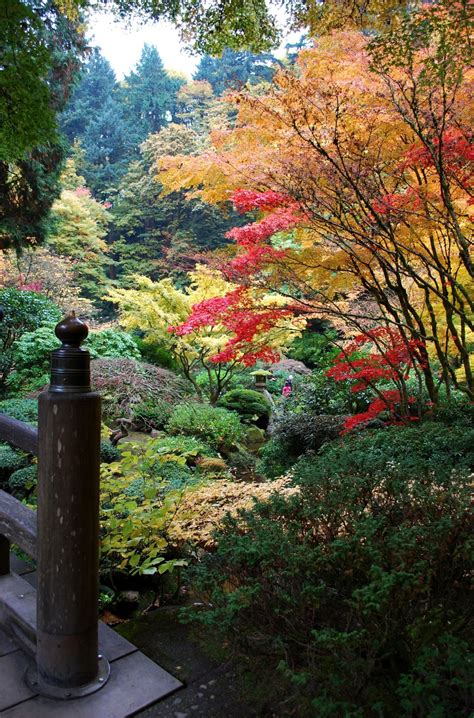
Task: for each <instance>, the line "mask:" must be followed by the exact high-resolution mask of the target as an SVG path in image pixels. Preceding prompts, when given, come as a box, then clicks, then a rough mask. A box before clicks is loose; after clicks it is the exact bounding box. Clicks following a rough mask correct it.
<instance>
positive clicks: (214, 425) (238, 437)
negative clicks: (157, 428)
mask: <svg viewBox="0 0 474 718" xmlns="http://www.w3.org/2000/svg"><path fill="white" fill-rule="evenodd" d="M167 430H168V431H169V433H170V434H184V435H185V436H195V437H197V438H199V439H201V440H202V441H204V442H205V443H207V444H209V445H210V446H212V447H213V448H215V449H216V450H217V451H222V452H225V453H228V452H229V451H231V450H232V449H233V448H234V447H236V446H237V445H238V444H239V442H240V441H242V438H243V436H244V429H243V426H242V424H241V423H240V420H239V417H238V416H237V415H236V414H235V413H234V412H233V411H227V409H222V408H219V407H214V406H210V405H209V404H179V405H178V406H177V407H176V408H175V409H174V411H173V413H172V414H171V417H170V420H169V422H168V424H167Z"/></svg>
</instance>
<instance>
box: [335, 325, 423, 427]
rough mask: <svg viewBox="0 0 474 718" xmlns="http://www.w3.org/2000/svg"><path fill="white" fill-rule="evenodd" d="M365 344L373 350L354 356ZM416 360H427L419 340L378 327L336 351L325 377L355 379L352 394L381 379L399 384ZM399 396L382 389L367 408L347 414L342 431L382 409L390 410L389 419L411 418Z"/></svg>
mask: <svg viewBox="0 0 474 718" xmlns="http://www.w3.org/2000/svg"><path fill="white" fill-rule="evenodd" d="M367 344H372V345H374V346H375V348H376V351H373V352H370V353H367V354H364V355H363V356H360V357H357V356H355V357H354V354H357V352H359V351H361V349H362V348H363V347H364V346H366V345H367ZM415 362H416V363H418V365H419V366H421V367H423V366H424V364H425V362H426V357H425V348H424V344H423V342H422V341H420V340H417V339H410V340H407V339H405V338H404V337H403V335H402V334H401V333H400V332H399V331H398V330H397V329H393V328H391V327H377V328H376V329H372V330H370V331H368V332H367V333H366V334H361V335H359V336H357V337H355V339H354V340H353V341H352V342H351V344H349V345H348V346H347V347H346V349H345V351H344V352H342V353H341V354H339V356H338V357H337V358H336V360H335V364H334V366H332V367H331V368H330V369H329V370H328V371H327V376H329V377H331V378H332V379H334V380H335V381H353V382H355V383H354V384H353V385H352V387H351V391H353V392H354V393H357V392H360V391H364V390H366V389H368V388H369V387H371V388H375V387H376V384H377V382H379V381H380V380H384V381H394V382H395V383H396V384H400V383H401V381H402V380H404V379H408V377H409V373H410V369H411V368H412V367H413V366H414V364H415ZM415 402H416V399H415V398H414V397H412V396H409V397H407V399H406V403H407V404H408V405H411V404H414V403H415ZM402 404H403V402H402V395H401V392H400V390H399V389H394V390H382V391H379V392H378V396H377V398H376V399H375V400H374V401H372V403H371V404H370V405H369V407H368V409H367V411H364V412H361V413H359V414H356V415H354V416H351V417H349V418H348V419H347V420H346V422H345V424H344V431H345V432H347V431H350V430H351V429H353V428H355V427H356V426H360V425H361V424H365V423H367V422H368V421H370V420H372V419H375V418H376V417H378V416H379V415H380V414H382V413H383V412H387V411H388V412H389V414H390V422H391V423H393V422H395V421H397V420H405V421H406V420H409V421H413V420H414V419H416V417H412V416H410V414H409V413H408V412H407V409H408V407H405V408H404V409H403V408H402Z"/></svg>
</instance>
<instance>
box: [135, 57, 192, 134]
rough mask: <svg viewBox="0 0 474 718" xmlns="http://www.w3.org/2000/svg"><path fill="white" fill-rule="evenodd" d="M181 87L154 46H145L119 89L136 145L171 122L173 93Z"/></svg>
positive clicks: (173, 107) (174, 102) (173, 108)
mask: <svg viewBox="0 0 474 718" xmlns="http://www.w3.org/2000/svg"><path fill="white" fill-rule="evenodd" d="M182 84H184V79H181V78H179V77H173V76H171V75H169V74H168V73H167V72H166V70H165V68H164V65H163V62H162V60H161V57H160V55H159V54H158V50H157V49H156V47H153V46H152V45H146V44H145V45H144V46H143V50H142V54H141V57H140V60H139V62H138V64H137V67H136V69H135V70H134V71H132V72H131V73H130V75H128V76H127V77H126V78H125V81H124V83H123V86H122V98H123V101H124V104H125V108H126V118H127V120H128V122H129V124H130V126H131V127H132V128H133V130H132V132H133V140H134V143H135V144H136V145H139V144H140V143H141V142H143V140H145V139H146V138H147V137H148V135H149V134H151V133H152V132H159V130H161V129H162V128H163V127H165V126H166V125H167V124H168V123H169V122H171V121H172V120H173V118H174V115H175V113H176V94H177V92H178V90H179V88H180V87H181V85H182Z"/></svg>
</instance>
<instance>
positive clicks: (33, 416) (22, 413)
mask: <svg viewBox="0 0 474 718" xmlns="http://www.w3.org/2000/svg"><path fill="white" fill-rule="evenodd" d="M0 413H2V414H8V415H9V416H11V417H12V418H13V419H18V421H25V422H26V423H27V424H36V422H37V421H38V401H37V400H36V399H4V400H3V401H0Z"/></svg>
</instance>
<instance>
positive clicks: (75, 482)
mask: <svg viewBox="0 0 474 718" xmlns="http://www.w3.org/2000/svg"><path fill="white" fill-rule="evenodd" d="M87 334H88V329H87V326H86V325H85V324H83V323H82V322H81V321H79V320H78V319H76V317H75V315H74V313H71V315H69V316H68V317H67V318H66V319H64V320H63V321H62V322H60V323H59V324H58V325H57V327H56V336H57V337H58V338H59V339H60V340H61V341H62V346H61V347H60V348H59V349H56V350H55V351H54V352H53V353H52V363H51V385H50V387H49V389H48V390H47V391H45V392H43V393H42V394H41V395H40V397H39V400H38V405H39V414H38V439H39V450H38V595H37V651H36V668H35V669H33V670H32V671H31V672H30V675H29V679H28V680H29V683H30V685H31V687H32V688H34V690H35V691H37V692H39V693H41V694H43V695H47V696H52V697H55V698H63V699H66V698H72V697H77V696H81V695H86V694H88V693H91V692H93V691H95V690H98V689H99V688H101V687H102V686H103V685H104V684H105V682H106V680H107V678H108V675H109V666H108V663H107V661H106V659H105V658H103V657H102V656H98V550H99V466H100V421H101V414H100V398H99V396H98V394H96V393H94V392H92V391H91V388H90V357H89V352H87V351H85V350H83V349H81V348H80V345H81V343H82V341H83V340H84V339H85V338H86V337H87Z"/></svg>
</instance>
